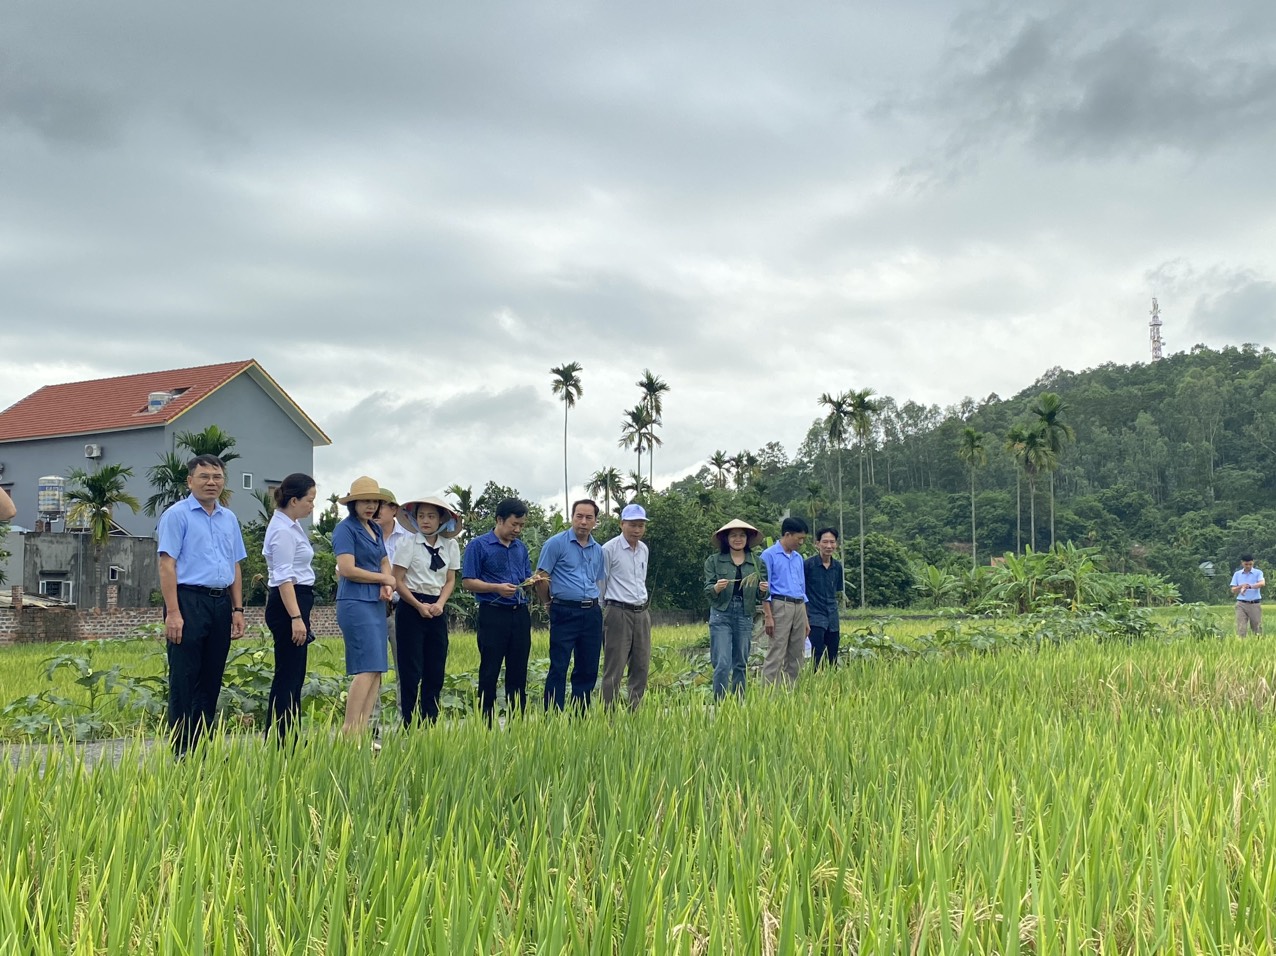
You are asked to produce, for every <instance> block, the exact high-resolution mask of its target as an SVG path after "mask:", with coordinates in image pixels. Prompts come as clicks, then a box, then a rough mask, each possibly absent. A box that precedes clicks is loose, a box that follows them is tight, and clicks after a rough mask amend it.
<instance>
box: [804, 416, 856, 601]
mask: <svg viewBox="0 0 1276 956" xmlns="http://www.w3.org/2000/svg"><path fill="white" fill-rule="evenodd" d="M850 401H851V393H850V392H843V393H842V394H841V395H830V394H829V393H828V392H825V393H824V394H823V395H821V396H820V398H819V403H820V404H821V405H823V406H824V407H825V408H827V409H828V410H829V412H828V414H827V415H825V416H824V428H825V431H826V432H827V433H828V439H829V443H830V444H831V445H832V446H833V449H834V452H835V453H836V455H837V546H838V550H839V551H840V550H842V549H843V547H844V545H843V542H844V541H846V522H845V519H844V515H843V508H844V503H843V500H842V447H843V446H844V445H845V444H846V432H847V426H848V424H849V422H850V415H851V408H850ZM812 530H814V529H812ZM860 590H861V591H863V587H862V586H861V588H860ZM842 603H843V604H845V603H846V578H845V577H843V578H842Z"/></svg>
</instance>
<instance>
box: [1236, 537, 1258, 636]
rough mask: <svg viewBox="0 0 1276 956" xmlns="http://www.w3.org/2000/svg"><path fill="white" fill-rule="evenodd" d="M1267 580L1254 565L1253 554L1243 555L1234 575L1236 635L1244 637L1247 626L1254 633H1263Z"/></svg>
mask: <svg viewBox="0 0 1276 956" xmlns="http://www.w3.org/2000/svg"><path fill="white" fill-rule="evenodd" d="M1266 584H1267V582H1266V581H1264V580H1263V572H1262V571H1260V570H1258V568H1256V567H1254V556H1253V555H1252V554H1242V555H1241V567H1240V570H1239V571H1237V572H1236V573H1235V574H1233V575H1232V593H1233V594H1235V595H1236V636H1237V637H1244V636H1245V631H1246V628H1248V629H1249V631H1250V632H1251V633H1253V634H1262V633H1263V592H1262V590H1261V589H1262V588H1263V586H1264V585H1266Z"/></svg>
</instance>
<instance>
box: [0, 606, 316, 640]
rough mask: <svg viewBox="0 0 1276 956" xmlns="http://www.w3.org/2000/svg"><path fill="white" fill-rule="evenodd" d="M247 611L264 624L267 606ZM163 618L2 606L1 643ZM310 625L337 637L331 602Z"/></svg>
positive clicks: (118, 630) (130, 610)
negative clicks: (15, 608) (17, 608)
mask: <svg viewBox="0 0 1276 956" xmlns="http://www.w3.org/2000/svg"><path fill="white" fill-rule="evenodd" d="M244 613H245V624H247V626H248V627H249V628H253V627H257V626H264V624H265V622H264V620H263V616H264V614H265V608H260V607H250V608H247V609H246V610H245V612H244ZM161 620H163V614H162V613H161V612H160V609H159V608H155V607H124V608H112V609H109V610H83V611H76V610H72V609H70V608H43V607H31V606H30V605H28V606H26V607H23V608H21V609H19V610H14V609H13V608H11V607H0V644H14V643H31V642H38V641H78V640H86V639H91V638H100V637H128V636H129V635H130V634H131V633H133V631H134V630H136V629H137V628H138V627H141V626H143V625H146V624H154V623H156V622H158V621H161ZM310 626H311V627H312V628H313V629H314V632H315V634H317V635H318V636H319V637H336V636H337V635H339V634H340V633H341V632H340V630H339V629H338V628H337V609H336V608H335V607H333V606H332V605H330V604H326V605H322V606H320V607H316V608H315V609H314V610H313V611H311V613H310Z"/></svg>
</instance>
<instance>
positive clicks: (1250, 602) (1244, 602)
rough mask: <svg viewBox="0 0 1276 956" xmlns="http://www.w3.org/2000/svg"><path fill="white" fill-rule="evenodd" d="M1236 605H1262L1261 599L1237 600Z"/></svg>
mask: <svg viewBox="0 0 1276 956" xmlns="http://www.w3.org/2000/svg"><path fill="white" fill-rule="evenodd" d="M1236 603H1237V604H1262V603H1263V599H1262V598H1259V599H1258V600H1257V601H1241V600H1238V601H1237V602H1236Z"/></svg>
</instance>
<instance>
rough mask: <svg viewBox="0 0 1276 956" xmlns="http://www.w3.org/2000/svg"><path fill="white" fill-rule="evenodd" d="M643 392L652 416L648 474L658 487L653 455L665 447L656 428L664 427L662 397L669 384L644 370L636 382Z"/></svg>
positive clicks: (643, 398)
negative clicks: (660, 446)
mask: <svg viewBox="0 0 1276 956" xmlns="http://www.w3.org/2000/svg"><path fill="white" fill-rule="evenodd" d="M634 384H636V385H637V386H638V387H639V388H640V389H641V390H642V403H643V404H644V405H645V406H647V411H648V412H649V413H650V414H651V422H650V423H649V424H648V425H647V473H648V476H649V478H650V479H651V485H652V487H653V488H654V487H655V485H656V466H655V461H656V456H655V455H653V454H652V449H653V448H654V447H655V446H656V445H663V444H664V442H663V441H661V440H660V439H659V438H657V437H656V426H657V425H663V424H664V422H663V421H662V420H661V417H660V416H661V415H663V414H664V411H665V407H664V399H663V398H662V396H663V395H664V394H665V393H666V392H668V391H669V383H668V382H666V381H664V380H663V379H660V378H657V377H656V376H655V375H652V374H651V369H646V368H645V369H643V370H642V378H640V379H638V381H637V382H635V383H634Z"/></svg>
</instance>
